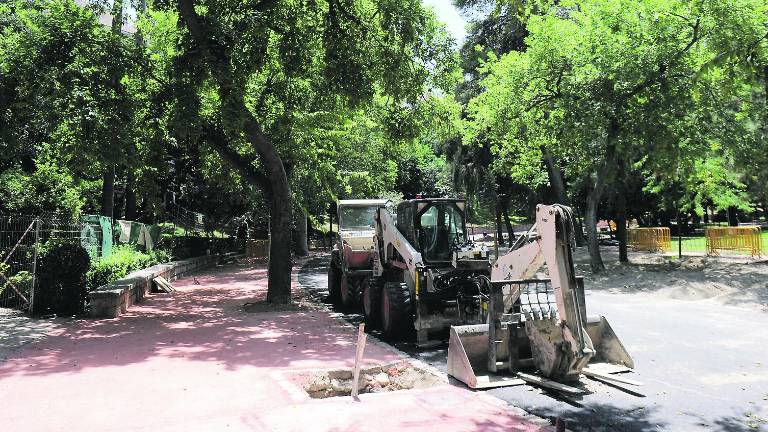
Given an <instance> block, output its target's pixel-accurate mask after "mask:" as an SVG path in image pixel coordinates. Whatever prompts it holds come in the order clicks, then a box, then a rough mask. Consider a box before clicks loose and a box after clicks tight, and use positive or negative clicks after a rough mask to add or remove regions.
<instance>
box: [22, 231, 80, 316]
mask: <svg viewBox="0 0 768 432" xmlns="http://www.w3.org/2000/svg"><path fill="white" fill-rule="evenodd" d="M90 264H91V261H90V257H89V256H88V253H87V252H86V250H85V249H83V247H82V246H80V244H78V243H72V242H67V241H62V240H51V241H49V242H48V243H47V244H46V245H45V246H44V247H42V248H41V251H40V254H39V256H38V263H37V275H38V277H37V287H36V289H35V300H34V308H35V310H34V311H33V312H34V313H37V314H51V313H54V314H59V315H75V314H80V313H82V312H83V311H84V308H85V302H86V296H87V290H86V278H85V276H86V273H87V272H88V270H89V268H90Z"/></svg>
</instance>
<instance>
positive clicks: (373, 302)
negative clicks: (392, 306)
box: [361, 277, 382, 329]
mask: <svg viewBox="0 0 768 432" xmlns="http://www.w3.org/2000/svg"><path fill="white" fill-rule="evenodd" d="M381 289H382V287H381V282H380V280H379V278H375V277H370V278H368V279H366V280H365V282H364V283H363V296H362V297H363V299H362V302H361V303H362V306H363V307H362V309H363V316H364V317H365V325H366V326H368V328H372V329H373V328H378V326H379V322H380V320H381Z"/></svg>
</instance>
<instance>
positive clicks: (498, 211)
mask: <svg viewBox="0 0 768 432" xmlns="http://www.w3.org/2000/svg"><path fill="white" fill-rule="evenodd" d="M494 228H495V229H496V243H498V245H499V246H504V232H503V231H502V228H501V203H499V202H498V200H497V202H496V226H495V227H494Z"/></svg>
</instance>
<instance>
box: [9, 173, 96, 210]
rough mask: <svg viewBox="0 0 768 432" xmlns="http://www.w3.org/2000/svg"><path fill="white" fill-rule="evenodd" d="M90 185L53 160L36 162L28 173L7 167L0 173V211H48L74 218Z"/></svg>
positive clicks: (90, 190)
mask: <svg viewBox="0 0 768 432" xmlns="http://www.w3.org/2000/svg"><path fill="white" fill-rule="evenodd" d="M91 187H92V183H90V182H85V181H80V182H77V181H75V180H74V179H73V178H72V175H71V174H70V173H69V172H68V171H67V170H66V169H65V168H63V167H61V166H57V165H56V164H54V163H43V164H38V165H37V167H36V169H35V171H34V172H32V173H31V174H27V173H25V172H24V171H22V170H21V169H8V170H5V171H3V172H2V173H0V211H2V212H8V213H20V214H31V215H35V214H40V213H43V212H51V211H52V212H56V213H60V214H64V215H68V216H69V217H70V218H75V217H77V216H78V215H79V214H80V211H81V209H82V208H83V206H84V205H85V203H86V202H85V199H84V195H88V194H89V193H92V189H91Z"/></svg>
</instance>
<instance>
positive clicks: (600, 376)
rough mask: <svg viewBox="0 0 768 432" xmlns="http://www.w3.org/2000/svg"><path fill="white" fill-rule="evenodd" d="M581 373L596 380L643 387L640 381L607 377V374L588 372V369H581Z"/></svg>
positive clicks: (614, 376) (616, 376)
mask: <svg viewBox="0 0 768 432" xmlns="http://www.w3.org/2000/svg"><path fill="white" fill-rule="evenodd" d="M581 373H583V374H584V375H586V376H588V377H591V378H596V379H604V380H610V381H616V382H619V383H622V384H629V385H633V386H641V385H643V383H641V382H640V381H635V380H631V379H628V378H624V377H621V376H618V375H609V374H605V373H601V372H596V371H594V370H590V369H589V368H584V369H582V371H581Z"/></svg>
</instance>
